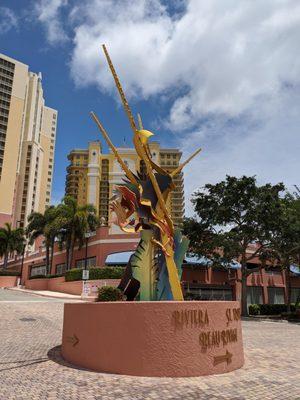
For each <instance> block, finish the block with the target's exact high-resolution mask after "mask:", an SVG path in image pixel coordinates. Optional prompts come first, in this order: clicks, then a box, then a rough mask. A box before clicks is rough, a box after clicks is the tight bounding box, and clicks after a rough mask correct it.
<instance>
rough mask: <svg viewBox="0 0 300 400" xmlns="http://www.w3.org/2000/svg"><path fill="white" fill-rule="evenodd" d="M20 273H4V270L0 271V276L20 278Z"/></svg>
mask: <svg viewBox="0 0 300 400" xmlns="http://www.w3.org/2000/svg"><path fill="white" fill-rule="evenodd" d="M20 275H21V272H18V271H6V270H5V269H2V270H0V276H20Z"/></svg>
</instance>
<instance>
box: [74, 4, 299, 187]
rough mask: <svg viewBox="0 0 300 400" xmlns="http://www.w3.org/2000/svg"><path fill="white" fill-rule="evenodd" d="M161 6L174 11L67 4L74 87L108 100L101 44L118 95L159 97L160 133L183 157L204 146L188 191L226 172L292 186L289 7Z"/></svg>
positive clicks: (295, 31)
mask: <svg viewBox="0 0 300 400" xmlns="http://www.w3.org/2000/svg"><path fill="white" fill-rule="evenodd" d="M169 3H170V4H171V5H172V4H177V5H178V7H179V8H180V12H178V13H177V12H174V13H173V14H172V13H171V12H170V8H168V7H167V6H166V2H165V1H164V2H162V0H89V1H87V0H81V1H80V2H77V5H74V3H73V6H72V7H71V11H70V15H69V21H70V24H71V26H72V29H73V45H74V48H73V53H72V59H71V63H70V68H71V74H72V76H73V78H74V81H75V82H76V84H77V85H79V86H88V85H97V86H98V87H99V89H100V90H101V91H103V92H108V93H110V94H111V93H113V94H114V95H115V88H114V83H113V80H112V78H111V75H110V73H109V70H108V68H107V65H106V62H105V60H104V56H103V53H102V51H101V48H100V45H101V44H102V43H106V44H107V47H108V49H109V52H110V54H111V57H112V59H113V62H114V64H115V67H116V69H117V71H118V73H119V75H120V78H121V82H122V83H123V85H124V88H125V90H126V93H127V95H128V97H130V98H133V97H135V98H137V99H139V98H140V99H147V98H149V97H150V96H153V97H154V96H155V99H156V100H157V101H159V98H164V99H166V98H168V100H169V101H168V102H167V103H166V102H165V103H164V107H165V106H166V104H170V106H169V109H168V110H167V111H168V118H167V121H165V126H167V127H168V128H170V129H171V130H173V131H174V132H175V133H176V138H177V141H178V144H179V145H181V146H182V147H183V148H184V152H185V153H190V152H192V151H193V150H194V149H195V147H197V146H200V145H202V147H203V148H204V150H203V154H202V155H200V156H199V159H198V160H195V161H193V164H192V165H191V166H190V167H188V170H187V171H188V173H186V186H187V192H188V193H191V192H192V191H193V190H194V189H195V188H196V187H197V186H198V185H200V184H204V183H205V182H213V181H217V180H219V179H223V178H224V176H225V175H226V173H227V174H232V175H241V174H248V175H253V174H256V175H257V176H258V178H259V180H260V181H261V182H264V181H272V182H276V181H284V182H285V183H286V184H287V185H292V184H293V183H298V184H299V147H300V138H299V126H300V117H299V115H298V114H299V112H298V109H297V105H298V104H299V100H300V95H299V87H300V58H299V56H298V53H299V37H300V3H299V1H298V0H264V1H260V0H252V1H248V0H240V1H238V2H237V1H235V0H224V1H220V0H209V1H207V0H186V1H177V2H176V3H174V2H172V1H170V2H169ZM164 111H165V110H164ZM160 117H161V116H158V119H159V118H160ZM195 171H197V174H196V173H195ZM297 179H298V182H297Z"/></svg>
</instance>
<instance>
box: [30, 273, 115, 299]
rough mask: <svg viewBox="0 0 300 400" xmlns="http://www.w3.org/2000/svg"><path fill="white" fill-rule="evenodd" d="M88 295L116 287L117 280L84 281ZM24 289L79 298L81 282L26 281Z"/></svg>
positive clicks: (62, 278) (60, 279) (59, 278)
mask: <svg viewBox="0 0 300 400" xmlns="http://www.w3.org/2000/svg"><path fill="white" fill-rule="evenodd" d="M86 282H87V287H88V288H89V295H93V294H95V295H96V294H97V288H98V287H102V286H118V284H119V282H120V280H119V279H97V280H90V281H86ZM25 287H26V289H31V290H50V291H53V292H61V293H68V294H74V295H78V296H80V295H81V293H82V287H83V283H82V281H71V282H65V278H64V277H63V276H61V277H58V278H49V279H48V278H44V279H43V278H41V279H28V280H27V281H26V282H25Z"/></svg>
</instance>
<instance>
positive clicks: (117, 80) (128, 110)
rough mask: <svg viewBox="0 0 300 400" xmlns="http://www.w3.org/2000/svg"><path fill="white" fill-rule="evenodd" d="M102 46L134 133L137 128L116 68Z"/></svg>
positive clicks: (103, 46)
mask: <svg viewBox="0 0 300 400" xmlns="http://www.w3.org/2000/svg"><path fill="white" fill-rule="evenodd" d="M102 48H103V51H104V54H105V57H106V59H107V62H108V65H109V68H110V70H111V73H112V76H113V77H114V80H115V84H116V86H117V89H118V92H119V94H120V97H121V100H122V103H123V106H124V108H125V111H126V114H127V116H128V119H129V122H130V126H131V128H132V130H133V132H134V133H135V132H136V130H137V128H136V125H135V121H134V118H133V115H132V112H131V110H130V107H129V104H128V102H127V99H126V97H125V93H124V92H123V89H122V86H121V83H120V80H119V78H118V75H117V73H116V70H115V68H114V66H113V63H112V61H111V59H110V56H109V54H108V51H107V50H106V47H105V44H103V45H102Z"/></svg>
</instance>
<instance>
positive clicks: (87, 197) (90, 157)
mask: <svg viewBox="0 0 300 400" xmlns="http://www.w3.org/2000/svg"><path fill="white" fill-rule="evenodd" d="M149 146H150V151H151V154H152V158H153V160H154V161H155V162H156V163H157V164H159V165H160V166H162V167H164V168H165V169H166V170H168V171H172V170H173V169H174V168H176V167H177V166H178V165H179V161H180V158H181V152H180V151H179V150H178V149H166V148H161V147H160V145H159V143H158V142H151V143H149ZM117 150H118V152H119V154H120V155H121V157H122V158H123V160H124V161H125V163H127V165H128V166H129V168H130V169H131V170H132V171H133V172H136V171H139V172H140V173H142V174H143V173H145V166H144V165H143V164H142V161H141V160H140V159H139V157H138V156H137V154H136V152H135V150H134V149H133V148H125V147H119V148H118V149H117ZM68 159H69V160H70V165H69V166H68V167H67V178H66V195H71V196H73V197H75V198H76V199H77V201H78V203H79V204H81V205H84V204H87V203H89V204H93V205H94V206H95V207H96V209H97V212H98V214H99V216H100V218H101V219H102V221H103V222H104V223H105V224H107V223H108V221H109V219H110V215H109V213H110V211H109V199H110V198H111V197H112V195H113V189H114V185H115V184H118V183H121V182H122V178H123V177H124V173H123V170H122V169H121V167H120V165H119V163H118V162H117V160H116V158H115V156H114V154H112V153H108V154H105V153H103V152H102V146H101V143H100V142H98V141H97V142H91V143H89V147H88V149H84V150H81V149H75V150H72V151H71V152H70V154H69V155H68ZM174 183H175V185H176V189H175V190H174V191H173V192H172V194H171V197H170V201H169V204H168V208H169V210H170V214H171V215H172V218H173V221H174V225H176V226H180V225H181V224H182V219H183V215H184V185H183V174H182V172H181V173H179V174H178V175H176V176H175V178H174Z"/></svg>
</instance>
